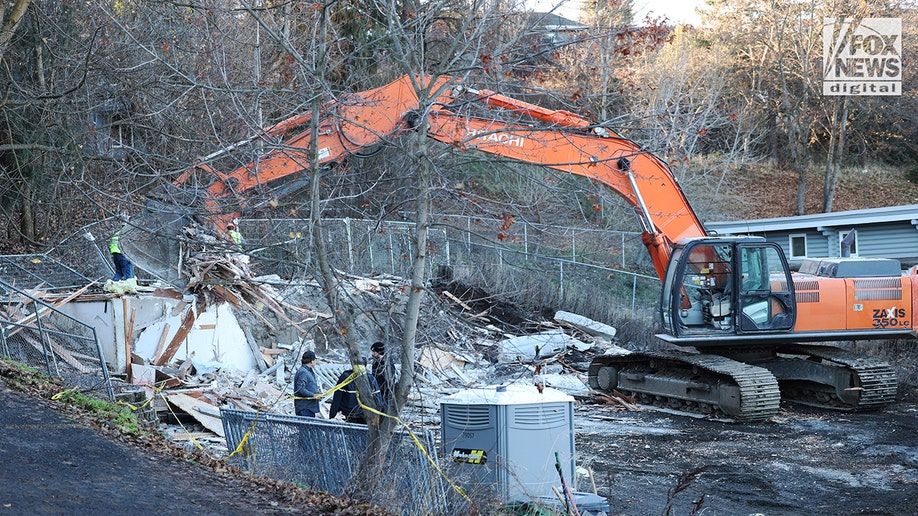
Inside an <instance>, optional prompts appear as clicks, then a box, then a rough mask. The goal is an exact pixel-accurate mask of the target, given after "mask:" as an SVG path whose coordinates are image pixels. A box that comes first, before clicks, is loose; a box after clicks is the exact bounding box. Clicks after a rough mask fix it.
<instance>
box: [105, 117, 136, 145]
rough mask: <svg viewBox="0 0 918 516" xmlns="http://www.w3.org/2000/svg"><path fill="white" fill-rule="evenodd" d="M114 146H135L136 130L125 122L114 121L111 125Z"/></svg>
mask: <svg viewBox="0 0 918 516" xmlns="http://www.w3.org/2000/svg"><path fill="white" fill-rule="evenodd" d="M111 137H112V148H113V149H116V148H121V147H133V146H134V131H133V130H132V127H131V126H130V125H128V124H127V123H125V122H120V121H119V122H114V123H112V125H111Z"/></svg>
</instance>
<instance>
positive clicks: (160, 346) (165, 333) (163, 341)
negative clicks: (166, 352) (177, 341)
mask: <svg viewBox="0 0 918 516" xmlns="http://www.w3.org/2000/svg"><path fill="white" fill-rule="evenodd" d="M168 336H169V323H166V324H165V326H163V334H162V335H160V336H159V344H157V345H156V352H155V353H153V363H154V364H155V363H157V361H158V360H159V357H160V355H162V352H163V346H165V345H166V337H168Z"/></svg>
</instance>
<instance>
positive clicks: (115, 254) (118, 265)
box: [108, 229, 134, 281]
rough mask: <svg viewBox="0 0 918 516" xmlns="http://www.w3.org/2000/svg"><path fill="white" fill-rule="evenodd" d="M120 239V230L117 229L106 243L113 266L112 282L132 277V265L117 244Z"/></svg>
mask: <svg viewBox="0 0 918 516" xmlns="http://www.w3.org/2000/svg"><path fill="white" fill-rule="evenodd" d="M120 239H121V230H120V229H119V230H118V231H115V234H114V235H112V239H111V240H110V241H109V242H108V252H109V253H111V255H112V262H114V264H115V275H114V276H113V277H112V280H114V281H121V280H126V279H131V278H133V277H134V265H133V264H132V263H131V261H130V260H128V259H127V256H124V254H123V253H122V252H121V247H120V246H119V242H118V241H119V240H120Z"/></svg>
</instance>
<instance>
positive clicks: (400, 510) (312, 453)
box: [220, 408, 451, 516]
mask: <svg viewBox="0 0 918 516" xmlns="http://www.w3.org/2000/svg"><path fill="white" fill-rule="evenodd" d="M220 415H221V418H222V419H223V428H224V430H225V433H226V445H227V447H228V448H229V449H230V450H236V449H237V448H239V449H240V453H238V454H236V455H233V456H232V457H231V459H230V460H231V461H235V465H236V466H238V467H240V468H241V469H244V470H246V471H248V472H250V473H252V474H255V475H262V476H267V477H270V478H275V479H278V480H285V481H289V482H296V483H298V484H302V485H304V486H306V487H308V488H309V489H313V490H318V491H325V492H327V493H329V494H331V495H333V496H342V495H344V494H345V493H346V492H347V490H348V484H349V483H350V482H352V481H353V479H354V476H355V475H356V474H357V471H358V468H359V467H360V462H361V461H362V460H363V456H364V454H365V452H366V449H367V445H368V442H367V440H368V436H369V432H368V430H367V427H366V426H365V425H356V424H352V423H344V422H337V421H336V422H331V421H327V420H322V419H314V418H302V417H297V416H287V415H280V414H264V413H259V412H251V411H244V410H237V409H226V408H224V409H221V410H220ZM415 436H417V437H418V441H419V442H415V440H414V439H413V438H412V436H411V435H409V434H408V433H407V432H404V431H396V432H395V434H394V436H393V439H392V446H391V447H390V448H389V456H388V459H387V463H388V464H391V465H392V467H388V468H385V469H384V472H383V474H382V475H383V477H382V478H381V479H380V489H379V491H378V493H375V494H374V498H373V504H374V505H376V506H378V507H381V508H383V509H386V510H388V511H390V512H392V513H394V514H403V515H406V516H409V515H415V514H429V515H446V514H451V512H449V510H448V509H447V504H446V494H445V492H444V487H443V485H442V482H441V477H440V476H439V474H438V472H437V467H438V465H437V458H436V452H435V449H434V447H435V442H434V437H433V435H432V434H431V433H430V432H429V431H426V430H425V431H416V432H415ZM243 439H245V444H244V445H243V446H242V447H241V448H240V443H242V442H243ZM431 461H433V463H432V462H431Z"/></svg>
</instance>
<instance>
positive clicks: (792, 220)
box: [705, 204, 918, 235]
mask: <svg viewBox="0 0 918 516" xmlns="http://www.w3.org/2000/svg"><path fill="white" fill-rule="evenodd" d="M904 221H908V222H909V223H911V224H912V225H915V226H918V204H909V205H906V206H889V207H885V208H870V209H866V210H851V211H839V212H834V213H815V214H812V215H797V216H794V217H777V218H772V219H756V220H739V221H725V222H721V221H716V222H708V223H706V224H705V227H706V228H707V229H708V231H716V232H717V233H718V234H721V235H739V234H746V233H764V232H768V231H790V230H802V229H816V230H819V231H822V230H824V229H841V230H844V229H848V228H850V227H852V226H864V225H867V224H879V223H885V222H904Z"/></svg>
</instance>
